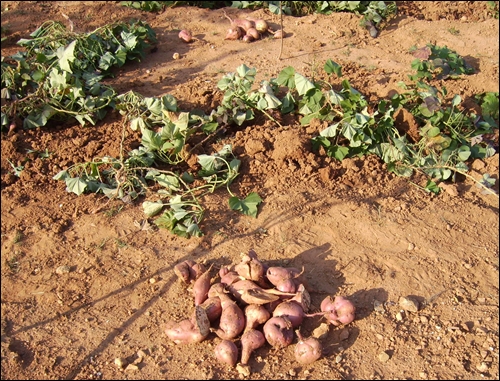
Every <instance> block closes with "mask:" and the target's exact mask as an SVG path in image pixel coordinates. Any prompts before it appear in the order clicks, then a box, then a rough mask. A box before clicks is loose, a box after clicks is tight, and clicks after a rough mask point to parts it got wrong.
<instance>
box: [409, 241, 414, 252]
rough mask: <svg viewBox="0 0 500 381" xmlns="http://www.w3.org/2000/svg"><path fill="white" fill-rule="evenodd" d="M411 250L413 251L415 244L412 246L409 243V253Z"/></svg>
mask: <svg viewBox="0 0 500 381" xmlns="http://www.w3.org/2000/svg"><path fill="white" fill-rule="evenodd" d="M413 249H415V244H413V243H411V242H410V243H409V244H408V250H409V251H412V250H413Z"/></svg>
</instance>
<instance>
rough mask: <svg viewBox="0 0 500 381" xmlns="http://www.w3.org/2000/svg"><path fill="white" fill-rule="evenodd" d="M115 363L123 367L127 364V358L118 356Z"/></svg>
mask: <svg viewBox="0 0 500 381" xmlns="http://www.w3.org/2000/svg"><path fill="white" fill-rule="evenodd" d="M115 365H116V366H117V367H118V368H120V369H123V368H124V367H125V366H126V365H127V360H125V359H124V358H121V357H117V358H115Z"/></svg>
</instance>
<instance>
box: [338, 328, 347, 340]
mask: <svg viewBox="0 0 500 381" xmlns="http://www.w3.org/2000/svg"><path fill="white" fill-rule="evenodd" d="M348 338H349V330H348V329H347V328H344V329H343V330H342V331H340V334H339V339H340V341H344V340H347V339H348Z"/></svg>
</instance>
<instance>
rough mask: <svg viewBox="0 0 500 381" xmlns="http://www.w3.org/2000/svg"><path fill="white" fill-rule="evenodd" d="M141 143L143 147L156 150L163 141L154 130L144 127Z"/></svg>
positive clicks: (161, 145) (159, 148)
mask: <svg viewBox="0 0 500 381" xmlns="http://www.w3.org/2000/svg"><path fill="white" fill-rule="evenodd" d="M141 143H142V145H143V146H144V147H146V148H148V149H150V150H151V151H158V150H161V149H162V147H163V143H164V141H163V140H162V138H161V136H160V135H158V134H157V133H156V132H154V131H151V130H148V129H147V128H145V129H143V130H142V139H141Z"/></svg>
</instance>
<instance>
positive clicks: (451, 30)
mask: <svg viewBox="0 0 500 381" xmlns="http://www.w3.org/2000/svg"><path fill="white" fill-rule="evenodd" d="M448 32H450V33H451V34H452V35H454V36H458V35H459V34H460V31H459V30H458V29H456V28H455V27H453V26H452V27H451V28H448Z"/></svg>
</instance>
